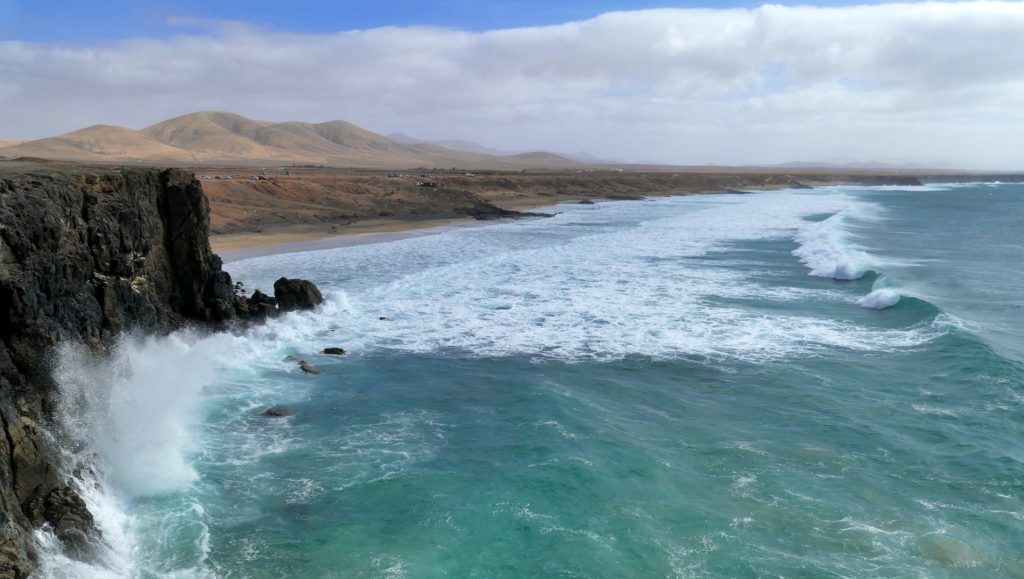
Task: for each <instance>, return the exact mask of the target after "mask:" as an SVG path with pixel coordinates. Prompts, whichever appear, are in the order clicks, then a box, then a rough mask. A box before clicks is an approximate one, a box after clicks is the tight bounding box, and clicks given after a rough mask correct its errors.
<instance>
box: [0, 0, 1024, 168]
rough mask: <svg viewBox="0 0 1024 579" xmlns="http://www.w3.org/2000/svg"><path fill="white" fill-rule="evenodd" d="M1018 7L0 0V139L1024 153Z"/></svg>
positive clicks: (685, 155) (1018, 160) (632, 157)
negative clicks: (193, 120) (216, 119)
mask: <svg viewBox="0 0 1024 579" xmlns="http://www.w3.org/2000/svg"><path fill="white" fill-rule="evenodd" d="M1022 31H1024V4H1022V3H1016V2H955V3H940V2H917V3H875V4H860V3H855V2H828V1H820V0H819V2H817V3H815V4H813V5H812V4H808V3H801V4H798V3H786V2H782V3H773V4H767V5H762V4H760V3H756V2H745V1H732V2H714V3H710V2H699V1H690V0H682V1H676V2H668V1H658V0H654V1H649V2H623V1H613V0H597V1H591V2H582V1H576V0H569V1H563V2H550V1H548V2H539V1H533V0H519V1H511V2H501V3H493V2H492V3H488V2H480V1H479V0H476V1H470V0H434V1H420V2H414V1H409V0H380V1H377V2H373V3H369V2H348V1H336V2H327V1H310V0H305V1H303V0H298V1H293V2H287V3H284V2H280V1H275V2H269V1H265V0H249V1H228V2H209V1H206V2H199V1H195V0H169V1H166V2H143V1H136V2H127V1H121V0H115V1H110V2H91V3H86V2H70V1H54V0H31V1H29V0H0V138H18V137H20V138H39V137H45V136H51V135H55V134H60V133H64V132H68V131H72V130H75V129H78V128H82V127H85V126H88V125H92V124H101V123H102V124H115V125H122V126H127V127H131V128H135V129H139V128H142V127H145V126H147V125H149V124H153V123H156V122H158V121H161V120H164V119H167V118H170V117H173V116H176V115H181V114H186V113H189V112H194V111H197V110H228V111H232V112H236V113H239V114H243V115H246V116H249V117H252V118H258V119H262V120H271V121H285V120H300V121H310V122H321V121H327V120H333V119H343V120H347V121H350V122H353V123H356V124H358V125H360V126H363V127H365V128H367V129H370V130H373V131H377V132H380V133H383V134H389V133H391V132H402V133H405V134H408V135H412V136H415V137H418V138H425V139H437V140H441V139H468V140H472V141H476V142H478V143H480V144H483V145H486V146H489V147H494V148H498V149H502V150H508V151H524V150H539V149H544V150H554V151H562V152H568V153H577V152H582V151H586V152H589V153H591V154H594V155H597V156H599V157H602V158H606V159H613V160H619V161H628V162H656V163H666V164H687V165H700V164H719V165H736V164H772V163H785V162H794V161H817V162H888V163H894V164H902V163H918V164H927V165H933V166H944V167H961V168H973V169H1018V170H1021V169H1024V146H1022V145H1024V32H1022Z"/></svg>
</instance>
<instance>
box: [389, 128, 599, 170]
mask: <svg viewBox="0 0 1024 579" xmlns="http://www.w3.org/2000/svg"><path fill="white" fill-rule="evenodd" d="M388 138H389V139H391V140H392V141H395V142H397V143H402V144H405V145H437V146H440V147H445V148H446V149H453V150H456V151H465V152H467V153H480V154H483V155H498V156H503V157H511V156H517V155H522V154H524V153H531V152H532V151H502V150H500V149H493V148H491V147H485V146H484V145H481V144H480V143H474V142H473V141H466V140H461V139H447V140H443V141H429V140H426V139H417V138H416V137H410V136H409V135H406V134H405V133H391V134H390V135H388ZM553 154H555V155H558V156H559V157H564V158H565V159H570V160H572V161H577V162H579V163H584V164H588V165H612V164H617V162H616V161H609V160H607V159H601V158H600V157H597V156H595V155H593V154H591V153H588V152H587V151H580V152H579V153H553Z"/></svg>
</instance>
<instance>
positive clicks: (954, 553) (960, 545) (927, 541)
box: [917, 535, 984, 567]
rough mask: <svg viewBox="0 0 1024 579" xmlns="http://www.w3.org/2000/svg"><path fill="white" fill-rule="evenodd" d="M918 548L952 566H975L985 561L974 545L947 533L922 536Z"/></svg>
mask: <svg viewBox="0 0 1024 579" xmlns="http://www.w3.org/2000/svg"><path fill="white" fill-rule="evenodd" d="M917 548H918V550H920V552H921V555H922V556H924V557H926V558H928V559H931V560H932V561H937V562H939V563H942V564H943V565H949V566H951V567H973V566H975V565H978V564H980V563H982V562H983V561H984V558H983V557H982V556H981V554H980V553H978V552H977V551H975V550H974V548H973V547H971V546H970V545H968V544H967V543H964V542H963V541H959V540H957V539H954V538H952V537H947V536H946V535H928V536H925V537H922V538H921V540H920V541H919V542H918V545H917Z"/></svg>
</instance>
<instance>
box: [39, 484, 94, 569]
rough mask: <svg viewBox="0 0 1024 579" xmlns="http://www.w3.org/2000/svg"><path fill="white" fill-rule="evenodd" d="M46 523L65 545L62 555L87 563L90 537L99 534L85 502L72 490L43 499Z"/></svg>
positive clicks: (90, 551)
mask: <svg viewBox="0 0 1024 579" xmlns="http://www.w3.org/2000/svg"><path fill="white" fill-rule="evenodd" d="M45 508H46V520H47V521H48V522H49V523H50V524H51V525H52V526H53V532H54V534H56V535H57V538H59V539H60V540H61V543H63V544H64V550H65V553H66V554H68V555H71V556H72V557H75V558H78V559H83V560H86V559H88V558H89V557H90V556H91V555H92V553H93V543H92V542H91V541H90V539H89V537H90V536H91V535H92V536H95V535H96V534H98V531H97V530H96V528H95V522H94V521H93V518H92V514H91V513H90V512H89V509H88V508H87V507H86V506H85V501H84V500H82V497H80V496H79V495H78V493H77V492H76V491H75V490H74V489H73V488H71V487H69V486H65V487H63V488H59V489H57V490H55V491H53V492H51V493H50V494H49V496H47V497H46V503H45Z"/></svg>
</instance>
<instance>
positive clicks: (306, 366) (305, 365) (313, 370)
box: [299, 360, 320, 374]
mask: <svg viewBox="0 0 1024 579" xmlns="http://www.w3.org/2000/svg"><path fill="white" fill-rule="evenodd" d="M299 369H300V370H302V371H303V372H305V373H306V374H319V373H320V368H317V367H316V366H314V365H312V364H310V363H309V362H307V361H305V360H301V361H300V362H299Z"/></svg>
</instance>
